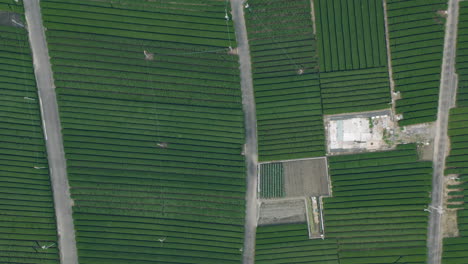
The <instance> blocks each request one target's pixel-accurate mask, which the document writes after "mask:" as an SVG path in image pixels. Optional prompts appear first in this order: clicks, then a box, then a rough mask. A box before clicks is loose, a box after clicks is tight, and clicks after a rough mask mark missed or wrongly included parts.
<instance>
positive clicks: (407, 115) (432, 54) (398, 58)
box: [387, 0, 447, 125]
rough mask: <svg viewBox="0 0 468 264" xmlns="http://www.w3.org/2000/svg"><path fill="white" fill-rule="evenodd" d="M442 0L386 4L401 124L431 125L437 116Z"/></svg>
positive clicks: (440, 60)
mask: <svg viewBox="0 0 468 264" xmlns="http://www.w3.org/2000/svg"><path fill="white" fill-rule="evenodd" d="M446 8H447V1H443V0H414V1H400V0H388V1H387V16H388V23H389V25H388V27H389V34H390V36H389V38H390V49H391V54H392V58H391V59H392V66H393V79H394V80H395V90H397V91H400V92H401V97H402V98H401V99H400V100H398V101H397V104H396V110H397V112H398V113H403V119H402V120H400V122H399V123H400V125H412V124H417V123H424V122H432V121H435V120H436V116H437V100H438V94H439V85H440V72H441V65H442V51H443V47H444V24H445V18H444V17H443V15H441V14H438V13H437V12H438V11H440V10H445V9H446Z"/></svg>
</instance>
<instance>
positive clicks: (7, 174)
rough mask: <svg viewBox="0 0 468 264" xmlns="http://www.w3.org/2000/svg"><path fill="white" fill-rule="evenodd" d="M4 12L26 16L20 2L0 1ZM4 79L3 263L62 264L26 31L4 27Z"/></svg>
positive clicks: (0, 81)
mask: <svg viewBox="0 0 468 264" xmlns="http://www.w3.org/2000/svg"><path fill="white" fill-rule="evenodd" d="M0 10H4V11H11V12H17V13H19V14H20V16H21V17H23V8H22V3H17V4H14V3H13V2H12V1H5V0H2V1H0ZM18 22H19V21H18ZM23 23H24V22H23ZM0 76H1V77H0V94H1V96H0V108H1V111H0V166H1V168H0V263H23V264H45V263H47V264H58V263H59V256H58V251H57V244H56V243H57V229H56V222H55V214H54V203H53V199H52V190H51V186H50V178H49V170H48V165H47V158H46V150H45V142H44V138H43V137H44V136H43V131H42V126H41V116H40V109H39V101H38V96H37V88H36V82H35V79H34V72H33V64H32V58H31V51H30V48H29V42H28V35H27V32H26V30H25V29H24V28H14V27H11V26H0ZM35 167H36V169H35ZM42 246H52V247H50V248H47V249H41V248H40V247H42Z"/></svg>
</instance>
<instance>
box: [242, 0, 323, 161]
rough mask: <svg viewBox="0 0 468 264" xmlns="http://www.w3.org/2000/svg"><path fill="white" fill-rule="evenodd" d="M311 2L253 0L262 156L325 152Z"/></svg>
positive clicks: (249, 17) (250, 25) (250, 23)
mask: <svg viewBox="0 0 468 264" xmlns="http://www.w3.org/2000/svg"><path fill="white" fill-rule="evenodd" d="M310 12H311V10H310V1H308V0H293V1H291V0H281V1H274V2H272V1H267V0H254V1H249V8H247V9H246V11H245V17H246V23H247V30H248V33H249V44H250V50H251V57H252V71H253V84H254V90H255V102H256V107H257V108H256V111H257V128H258V149H259V160H261V161H271V160H282V159H296V158H306V157H316V156H323V155H324V153H325V144H324V138H325V137H324V129H323V121H322V104H321V99H320V87H319V80H318V77H319V76H318V67H317V66H318V61H317V55H316V48H315V46H316V42H315V38H314V35H313V26H312V19H311V14H310Z"/></svg>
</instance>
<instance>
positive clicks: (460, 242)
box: [443, 2, 468, 264]
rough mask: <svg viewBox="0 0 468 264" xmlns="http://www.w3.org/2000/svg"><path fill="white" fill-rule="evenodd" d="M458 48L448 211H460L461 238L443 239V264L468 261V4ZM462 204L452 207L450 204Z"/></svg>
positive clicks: (464, 7) (463, 6)
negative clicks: (452, 181)
mask: <svg viewBox="0 0 468 264" xmlns="http://www.w3.org/2000/svg"><path fill="white" fill-rule="evenodd" d="M458 27H459V28H458V44H457V47H458V48H457V63H456V65H457V73H458V94H457V107H456V108H453V109H452V110H451V112H450V121H449V131H448V133H449V137H450V143H451V149H450V155H449V157H448V158H447V160H446V171H445V174H446V175H454V174H455V175H458V178H459V181H460V183H459V185H454V186H449V187H450V188H453V189H461V190H462V191H455V190H454V191H451V192H449V197H451V198H450V199H449V200H448V202H449V205H447V207H449V208H450V207H455V208H459V210H458V211H457V214H458V221H457V222H458V230H459V237H456V238H446V239H444V250H443V253H444V255H443V263H444V264H452V263H460V262H463V261H465V260H466V259H468V251H467V250H466V249H467V247H468V201H467V198H468V148H467V144H468V143H467V142H468V96H467V95H468V2H460V16H459V22H458ZM452 202H455V203H460V202H461V203H462V204H461V205H450V203H452Z"/></svg>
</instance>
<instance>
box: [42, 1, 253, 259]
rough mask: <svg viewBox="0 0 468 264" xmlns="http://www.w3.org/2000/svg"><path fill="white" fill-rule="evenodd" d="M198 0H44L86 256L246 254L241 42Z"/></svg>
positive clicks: (221, 10)
mask: <svg viewBox="0 0 468 264" xmlns="http://www.w3.org/2000/svg"><path fill="white" fill-rule="evenodd" d="M197 2H198V1H191V0H177V1H172V2H146V1H119V2H113V1H112V2H111V1H81V0H80V1H63V0H62V1H59V0H47V1H45V0H44V1H41V4H42V9H43V15H44V20H45V25H46V27H47V40H48V44H49V50H50V54H51V57H52V60H51V62H52V65H53V70H54V74H55V84H56V86H57V93H58V103H59V107H60V117H61V121H62V126H63V136H64V145H65V152H66V157H67V160H68V161H67V162H68V175H69V179H70V185H71V195H72V198H73V199H74V202H75V206H74V220H75V227H76V232H77V242H78V245H77V246H78V251H79V252H78V253H79V261H80V263H81V264H86V263H100V264H106V263H112V264H118V263H129V262H131V263H135V264H142V263H145V264H148V263H216V264H218V263H239V261H240V258H241V254H242V253H241V251H240V250H239V249H240V248H242V246H243V227H244V214H245V210H244V207H245V206H244V203H245V200H244V199H245V162H244V157H243V156H242V155H241V152H242V146H243V144H244V128H243V113H242V105H241V95H240V84H239V83H240V81H239V70H238V67H239V66H238V57H237V56H234V55H231V54H230V49H229V47H230V46H231V48H235V45H236V43H235V38H234V33H233V28H232V22H231V21H230V20H229V21H228V20H226V18H225V15H226V13H229V10H227V9H228V8H229V5H228V3H227V2H225V1H213V0H212V1H204V3H203V4H196V5H195V4H194V3H197ZM213 65H216V67H213Z"/></svg>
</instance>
